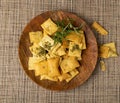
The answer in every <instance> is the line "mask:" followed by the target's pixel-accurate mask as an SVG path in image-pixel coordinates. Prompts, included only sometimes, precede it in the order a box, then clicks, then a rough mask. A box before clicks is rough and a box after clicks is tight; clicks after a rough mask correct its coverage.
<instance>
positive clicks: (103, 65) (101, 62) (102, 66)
mask: <svg viewBox="0 0 120 103" xmlns="http://www.w3.org/2000/svg"><path fill="white" fill-rule="evenodd" d="M100 68H101V70H102V71H105V70H106V66H105V62H104V61H103V60H100Z"/></svg>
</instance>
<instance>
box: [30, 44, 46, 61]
mask: <svg viewBox="0 0 120 103" xmlns="http://www.w3.org/2000/svg"><path fill="white" fill-rule="evenodd" d="M29 49H30V51H31V53H32V54H33V56H34V57H40V58H41V59H43V60H44V59H46V57H45V55H46V50H45V49H44V48H42V47H41V46H39V44H36V43H34V44H33V45H32V46H30V47H29Z"/></svg>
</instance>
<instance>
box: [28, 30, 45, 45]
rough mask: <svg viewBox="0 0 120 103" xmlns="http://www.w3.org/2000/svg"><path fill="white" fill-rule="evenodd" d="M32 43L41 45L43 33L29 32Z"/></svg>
mask: <svg viewBox="0 0 120 103" xmlns="http://www.w3.org/2000/svg"><path fill="white" fill-rule="evenodd" d="M29 37H30V42H31V43H39V42H40V40H41V39H42V38H43V34H42V31H36V32H29Z"/></svg>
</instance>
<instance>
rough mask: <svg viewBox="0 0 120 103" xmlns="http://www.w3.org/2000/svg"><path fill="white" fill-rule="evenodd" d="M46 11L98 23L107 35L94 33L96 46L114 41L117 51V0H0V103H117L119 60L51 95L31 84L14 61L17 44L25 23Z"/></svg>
mask: <svg viewBox="0 0 120 103" xmlns="http://www.w3.org/2000/svg"><path fill="white" fill-rule="evenodd" d="M48 10H65V11H68V12H73V13H76V14H77V15H78V16H80V17H82V18H84V19H85V20H86V21H87V23H88V24H89V25H91V23H92V22H93V21H95V20H96V21H98V22H99V23H100V24H101V25H103V26H104V27H105V28H106V29H107V30H108V31H109V35H108V36H99V35H98V34H97V33H95V35H96V38H97V40H98V43H99V44H102V43H107V42H112V41H113V42H115V43H116V47H117V52H118V53H119V52H120V0H0V103H120V68H119V67H120V63H119V62H120V57H118V58H110V59H106V60H105V63H106V66H107V70H106V71H105V72H102V71H101V70H100V67H99V65H97V66H96V69H95V71H94V73H93V74H92V76H91V77H90V78H89V79H88V80H87V82H85V83H84V84H83V85H82V86H79V87H77V88H76V89H73V90H69V91H63V92H53V91H49V90H46V89H43V88H41V87H39V86H38V85H36V84H35V83H33V82H32V81H31V80H30V79H29V78H28V77H27V76H26V74H25V73H24V71H23V70H22V67H21V66H20V63H19V59H18V41H19V37H20V34H21V32H22V30H23V29H24V27H25V25H26V23H28V22H29V21H30V19H32V18H33V17H35V16H36V15H38V14H40V13H42V12H45V11H48Z"/></svg>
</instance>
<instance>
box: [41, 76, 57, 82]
mask: <svg viewBox="0 0 120 103" xmlns="http://www.w3.org/2000/svg"><path fill="white" fill-rule="evenodd" d="M46 79H47V80H50V81H55V82H57V81H58V78H57V77H50V76H48V75H41V76H40V80H46Z"/></svg>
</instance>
